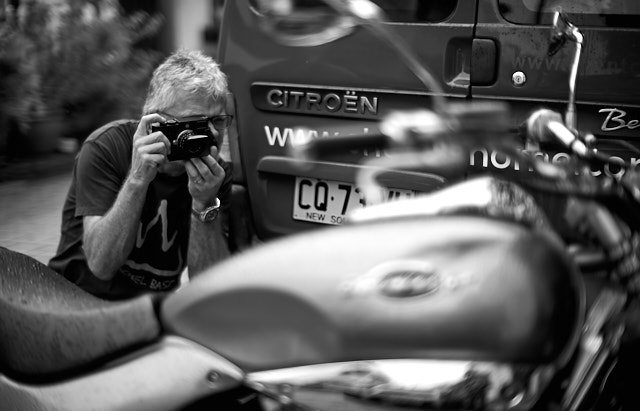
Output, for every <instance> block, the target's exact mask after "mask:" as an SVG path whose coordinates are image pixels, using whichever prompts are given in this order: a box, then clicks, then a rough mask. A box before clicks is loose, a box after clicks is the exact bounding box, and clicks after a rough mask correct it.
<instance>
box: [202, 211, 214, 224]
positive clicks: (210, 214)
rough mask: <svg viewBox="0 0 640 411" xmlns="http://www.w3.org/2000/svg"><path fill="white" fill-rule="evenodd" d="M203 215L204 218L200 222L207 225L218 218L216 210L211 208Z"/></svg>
mask: <svg viewBox="0 0 640 411" xmlns="http://www.w3.org/2000/svg"><path fill="white" fill-rule="evenodd" d="M203 214H204V216H203V218H202V221H204V222H207V223H208V222H210V221H213V220H215V219H216V217H217V216H218V209H217V208H212V209H209V210H207V211H205V212H204V213H203Z"/></svg>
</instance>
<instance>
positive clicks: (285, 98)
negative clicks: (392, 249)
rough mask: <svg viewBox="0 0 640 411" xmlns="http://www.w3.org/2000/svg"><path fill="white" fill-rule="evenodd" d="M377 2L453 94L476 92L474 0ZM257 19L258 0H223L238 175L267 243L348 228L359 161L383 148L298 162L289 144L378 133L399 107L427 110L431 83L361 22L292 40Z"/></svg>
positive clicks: (399, 181) (400, 182) (402, 191)
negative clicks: (330, 37) (274, 34)
mask: <svg viewBox="0 0 640 411" xmlns="http://www.w3.org/2000/svg"><path fill="white" fill-rule="evenodd" d="M375 2H376V3H378V4H379V5H380V6H381V7H382V8H383V9H384V10H385V11H386V12H387V13H388V15H389V16H390V17H391V20H392V21H391V22H390V23H388V24H391V25H393V26H394V27H393V28H394V29H395V30H396V31H397V33H398V34H399V35H400V36H402V37H403V38H404V40H405V41H406V42H407V43H408V45H409V46H410V47H411V48H412V49H413V51H415V53H416V54H417V56H418V58H419V59H420V60H421V61H422V62H423V63H424V64H426V65H427V66H428V67H429V68H430V69H431V70H432V71H433V73H434V75H435V76H436V78H437V79H438V81H439V82H440V83H441V84H442V87H443V89H444V90H445V94H446V95H447V97H450V98H454V99H456V98H460V99H462V98H466V97H468V96H469V90H470V89H469V84H470V66H471V63H470V61H471V49H472V47H471V46H472V36H473V29H474V20H475V15H476V0H457V1H454V0H431V1H411V2H409V1H407V2H404V1H403V2H396V1H391V0H376V1H375ZM259 26H260V16H259V15H258V13H257V11H256V10H255V9H254V8H252V7H251V4H250V1H248V0H236V1H227V2H226V5H225V12H224V18H223V25H222V30H221V37H220V45H219V51H218V53H219V59H220V61H221V63H222V65H223V69H224V71H225V72H226V73H227V74H228V75H229V81H230V88H231V91H232V93H233V95H234V97H235V101H236V113H237V117H236V118H237V131H238V139H237V147H235V152H236V156H235V158H233V159H232V160H233V162H234V167H235V168H236V172H235V174H234V177H235V181H236V183H239V184H242V185H245V186H246V188H247V191H248V194H249V198H250V202H251V210H252V214H253V218H254V223H255V226H256V231H257V233H258V236H259V237H260V238H262V239H266V238H271V237H275V236H278V235H282V234H289V233H293V232H298V231H301V230H306V229H310V228H317V227H322V226H327V225H334V224H340V223H341V222H342V219H343V217H344V214H345V213H346V212H347V211H349V210H351V209H353V208H354V207H361V206H362V204H363V203H364V201H365V200H364V199H363V198H362V196H361V193H360V190H359V188H358V187H356V186H355V184H354V180H355V175H356V171H357V170H358V163H360V162H361V161H362V160H363V159H366V158H371V157H380V156H384V153H383V152H380V151H376V150H372V151H359V152H352V153H348V154H345V155H341V156H336V157H332V158H329V159H323V161H310V162H307V163H305V164H302V166H301V164H300V162H299V161H296V160H295V159H293V158H292V157H291V155H290V152H289V148H290V147H291V144H292V142H294V141H296V140H297V139H304V138H323V137H324V136H334V135H338V136H340V135H348V134H352V133H375V132H377V122H378V121H379V120H380V119H381V118H382V116H384V115H385V114H386V113H388V112H389V111H391V110H394V109H401V108H415V107H430V101H431V97H430V96H431V95H430V90H425V87H424V85H423V84H421V83H420V81H419V80H418V79H417V78H416V77H415V75H414V74H413V73H412V72H411V71H410V70H409V69H408V68H407V67H406V66H405V65H404V64H403V63H402V62H401V61H400V60H399V58H398V55H397V54H396V51H395V50H394V49H393V47H392V46H390V45H389V44H386V43H384V42H382V41H381V40H380V39H378V38H376V37H375V36H374V35H372V34H371V33H370V32H369V31H367V30H365V29H363V28H359V29H358V30H356V32H354V33H353V34H351V35H349V36H347V37H345V38H342V39H340V40H337V41H334V42H332V43H329V44H325V45H320V46H314V47H290V46H284V45H281V44H277V43H276V42H274V41H273V40H272V39H271V38H269V37H268V36H266V35H265V34H264V32H262V31H261V30H260V28H259ZM232 144H234V142H232ZM232 152H234V150H232ZM383 180H384V183H385V184H386V185H387V186H388V187H389V190H387V191H386V192H385V193H384V195H385V196H386V197H387V198H395V197H399V196H404V195H413V193H415V192H417V191H429V190H431V189H433V188H434V187H436V186H439V185H441V184H442V181H443V179H442V178H441V177H439V176H433V178H428V177H427V178H422V179H418V178H415V177H413V178H412V177H411V175H410V174H404V173H401V172H398V173H388V174H387V175H385V176H384V178H383Z"/></svg>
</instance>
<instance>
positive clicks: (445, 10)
mask: <svg viewBox="0 0 640 411" xmlns="http://www.w3.org/2000/svg"><path fill="white" fill-rule="evenodd" d="M373 3H376V4H377V5H378V7H380V8H381V9H382V10H384V12H385V14H386V15H387V17H388V18H389V20H390V21H392V22H398V23H438V22H441V21H444V20H446V19H447V17H449V16H450V15H451V14H452V13H453V11H454V10H455V9H456V7H457V5H458V2H457V1H455V0H403V1H398V0H373Z"/></svg>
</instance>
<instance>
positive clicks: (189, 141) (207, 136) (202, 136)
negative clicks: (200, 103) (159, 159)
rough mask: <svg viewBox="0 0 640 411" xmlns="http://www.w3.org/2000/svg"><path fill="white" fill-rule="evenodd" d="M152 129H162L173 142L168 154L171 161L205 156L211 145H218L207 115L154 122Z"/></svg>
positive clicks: (153, 130)
mask: <svg viewBox="0 0 640 411" xmlns="http://www.w3.org/2000/svg"><path fill="white" fill-rule="evenodd" d="M151 131H152V132H155V131H161V132H162V133H163V134H164V135H165V136H166V137H167V138H168V139H169V141H170V142H171V153H170V154H169V155H168V156H167V159H168V160H169V161H175V160H188V159H190V158H196V157H204V156H207V155H208V154H209V153H210V148H211V146H213V145H216V146H217V142H216V139H215V137H214V135H213V133H212V132H211V130H210V129H209V119H208V118H207V117H194V118H188V119H184V120H168V121H165V122H164V123H154V124H152V125H151Z"/></svg>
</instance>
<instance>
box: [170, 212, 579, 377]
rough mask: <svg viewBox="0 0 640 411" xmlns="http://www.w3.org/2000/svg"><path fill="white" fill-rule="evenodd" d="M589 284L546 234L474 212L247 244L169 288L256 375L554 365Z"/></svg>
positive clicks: (185, 326)
mask: <svg viewBox="0 0 640 411" xmlns="http://www.w3.org/2000/svg"><path fill="white" fill-rule="evenodd" d="M582 298H583V297H582V283H581V280H580V277H579V276H578V274H577V271H576V268H575V267H574V266H573V265H572V264H571V263H570V262H569V260H568V259H567V258H566V256H565V254H564V251H563V249H562V246H561V245H560V244H559V243H557V242H555V241H554V240H553V239H552V238H551V237H548V236H547V235H545V234H544V233H543V232H535V231H531V230H529V229H526V228H524V227H522V226H521V225H518V224H514V223H511V222H504V221H497V220H491V219H487V218H479V217H467V216H444V217H443V216H438V217H420V218H407V219H401V220H395V221H381V222H376V223H370V224H362V225H355V226H343V227H336V228H330V229H322V230H316V231H314V232H311V233H306V234H300V235H293V236H289V237H287V238H284V239H279V240H275V241H272V242H271V243H268V244H265V245H263V246H260V247H256V248H254V249H252V250H249V251H246V252H244V253H242V254H240V255H237V256H235V257H233V258H231V259H229V260H227V261H225V262H223V263H221V264H218V265H216V266H214V267H212V268H211V269H210V270H209V271H208V272H206V273H204V274H203V275H201V276H199V277H197V278H195V279H194V280H193V281H191V282H190V283H189V284H188V285H187V286H186V287H184V288H183V289H181V290H179V291H177V292H176V293H175V294H173V295H171V296H169V297H168V298H167V300H166V301H165V302H164V304H163V306H162V312H161V314H162V321H163V323H164V326H165V328H166V330H167V331H168V332H169V333H173V334H177V335H180V336H184V337H186V338H189V339H192V340H194V341H196V342H198V343H200V344H202V345H204V346H206V347H208V348H210V349H212V350H213V351H215V352H217V353H218V354H220V355H222V356H224V357H225V358H227V359H229V360H230V361H232V362H234V363H235V364H236V365H238V366H240V367H241V368H242V369H244V370H245V371H253V372H255V371H262V370H269V369H277V368H284V367H293V366H301V365H310V364H322V363H330V362H340V361H357V360H378V359H407V358H414V359H449V360H472V361H495V362H502V363H529V364H539V363H554V362H560V361H562V360H561V358H563V357H566V355H565V354H566V353H567V352H568V351H569V350H570V349H572V348H573V344H574V343H575V340H576V335H577V333H578V332H579V328H580V323H581V318H582V315H583V314H582V311H583V302H582Z"/></svg>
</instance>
